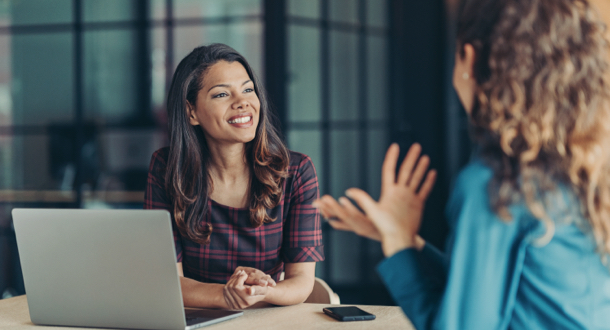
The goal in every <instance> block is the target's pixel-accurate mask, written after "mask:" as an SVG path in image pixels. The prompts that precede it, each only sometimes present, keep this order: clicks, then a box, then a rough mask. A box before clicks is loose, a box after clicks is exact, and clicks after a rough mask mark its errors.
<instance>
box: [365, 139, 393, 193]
mask: <svg viewBox="0 0 610 330" xmlns="http://www.w3.org/2000/svg"><path fill="white" fill-rule="evenodd" d="M367 143H368V146H367V147H368V150H367V152H368V155H367V156H368V157H367V158H368V164H367V166H368V168H367V171H368V173H367V181H368V182H367V185H368V188H367V190H368V193H369V195H371V197H373V198H374V199H378V198H379V194H380V192H381V165H382V164H383V159H384V157H385V152H386V150H387V149H388V147H389V146H390V145H389V143H388V132H387V131H386V130H380V129H374V130H369V131H368V139H367Z"/></svg>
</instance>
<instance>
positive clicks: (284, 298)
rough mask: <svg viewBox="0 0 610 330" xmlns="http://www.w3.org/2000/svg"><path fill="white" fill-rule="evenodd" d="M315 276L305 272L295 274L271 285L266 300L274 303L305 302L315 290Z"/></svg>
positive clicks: (293, 303)
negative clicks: (273, 285)
mask: <svg viewBox="0 0 610 330" xmlns="http://www.w3.org/2000/svg"><path fill="white" fill-rule="evenodd" d="M314 281H315V277H313V276H308V275H305V274H301V275H295V276H293V277H291V278H288V279H286V280H284V281H281V282H279V283H278V284H277V285H276V286H275V287H269V293H268V294H267V296H266V297H265V300H264V301H265V302H268V303H270V304H274V305H295V304H299V303H302V302H304V301H305V300H306V299H307V297H309V295H310V294H311V291H312V290H313V284H314Z"/></svg>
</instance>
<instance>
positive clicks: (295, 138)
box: [287, 130, 326, 194]
mask: <svg viewBox="0 0 610 330" xmlns="http://www.w3.org/2000/svg"><path fill="white" fill-rule="evenodd" d="M287 137H288V148H289V149H290V150H293V151H296V152H300V153H302V154H306V155H307V156H309V158H311V161H312V162H313V164H314V166H315V167H316V173H317V174H318V185H319V187H320V193H321V194H323V193H324V192H325V191H326V190H325V189H324V187H322V183H323V182H324V180H323V176H324V174H325V173H324V169H323V168H322V163H321V161H322V144H321V143H322V132H321V131H318V130H315V131H301V130H290V131H289V132H288V136H287Z"/></svg>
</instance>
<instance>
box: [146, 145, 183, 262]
mask: <svg viewBox="0 0 610 330" xmlns="http://www.w3.org/2000/svg"><path fill="white" fill-rule="evenodd" d="M163 151H164V149H160V150H157V151H156V152H155V153H154V154H153V155H152V159H151V160H150V167H149V169H148V177H147V179H146V190H145V191H144V209H147V210H151V209H161V210H167V211H168V212H169V214H170V216H171V221H172V232H173V234H174V246H175V249H176V260H177V261H178V262H182V239H181V237H180V232H179V231H178V228H177V226H176V221H174V213H173V206H172V202H171V199H170V198H169V195H168V193H167V191H166V190H165V184H164V182H165V171H166V168H167V157H163Z"/></svg>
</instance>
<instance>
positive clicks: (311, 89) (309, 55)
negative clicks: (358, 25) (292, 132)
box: [288, 26, 321, 122]
mask: <svg viewBox="0 0 610 330" xmlns="http://www.w3.org/2000/svg"><path fill="white" fill-rule="evenodd" d="M288 77H289V78H288V120H289V121H290V122H297V121H319V120H320V118H321V105H320V103H321V100H320V30H319V29H317V28H310V27H301V26H289V27H288Z"/></svg>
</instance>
